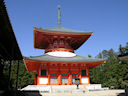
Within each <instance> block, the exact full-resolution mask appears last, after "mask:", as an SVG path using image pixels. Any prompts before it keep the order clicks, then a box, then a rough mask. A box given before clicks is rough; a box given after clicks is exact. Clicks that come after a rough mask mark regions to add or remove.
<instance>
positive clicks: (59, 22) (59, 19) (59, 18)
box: [57, 5, 61, 28]
mask: <svg viewBox="0 0 128 96" xmlns="http://www.w3.org/2000/svg"><path fill="white" fill-rule="evenodd" d="M57 23H58V26H57V27H59V28H60V27H61V14H60V5H58V17H57Z"/></svg>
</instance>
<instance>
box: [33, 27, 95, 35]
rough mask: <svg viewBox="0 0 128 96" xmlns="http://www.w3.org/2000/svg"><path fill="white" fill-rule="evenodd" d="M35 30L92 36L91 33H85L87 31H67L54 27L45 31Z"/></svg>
mask: <svg viewBox="0 0 128 96" xmlns="http://www.w3.org/2000/svg"><path fill="white" fill-rule="evenodd" d="M35 29H37V30H41V31H44V30H46V31H52V32H61V33H63V32H64V33H77V34H92V33H93V32H87V31H78V30H72V29H67V28H63V27H58V26H57V27H56V28H47V29H42V28H35Z"/></svg>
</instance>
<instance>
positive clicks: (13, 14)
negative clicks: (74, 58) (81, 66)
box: [5, 0, 128, 57]
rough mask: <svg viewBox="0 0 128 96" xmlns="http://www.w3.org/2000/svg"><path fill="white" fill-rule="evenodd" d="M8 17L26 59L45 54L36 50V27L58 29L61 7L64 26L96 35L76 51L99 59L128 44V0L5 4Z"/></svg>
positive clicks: (48, 0)
mask: <svg viewBox="0 0 128 96" xmlns="http://www.w3.org/2000/svg"><path fill="white" fill-rule="evenodd" d="M5 4H6V8H7V11H8V15H9V18H10V21H11V24H12V27H13V30H14V33H15V36H16V39H17V42H18V44H19V47H20V50H21V52H22V55H23V56H38V55H42V54H44V51H43V50H41V49H35V48H34V34H33V27H37V28H39V27H41V28H55V27H56V26H57V12H58V9H57V6H58V5H60V6H61V26H62V27H64V28H68V29H73V30H80V31H93V35H92V36H91V37H90V38H89V39H88V40H87V41H86V42H85V43H84V44H83V45H82V46H81V47H80V48H79V49H77V50H76V51H75V53H76V54H77V55H80V56H85V57H87V56H88V55H91V56H92V57H95V56H96V55H98V53H99V52H102V51H103V50H109V49H111V48H113V49H114V50H115V51H116V52H118V48H119V45H120V44H122V45H123V46H125V45H126V42H128V0H5Z"/></svg>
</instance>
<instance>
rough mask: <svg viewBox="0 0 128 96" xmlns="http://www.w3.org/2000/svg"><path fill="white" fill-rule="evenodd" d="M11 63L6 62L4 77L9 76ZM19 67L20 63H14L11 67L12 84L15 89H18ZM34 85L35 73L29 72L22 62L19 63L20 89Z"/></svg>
mask: <svg viewBox="0 0 128 96" xmlns="http://www.w3.org/2000/svg"><path fill="white" fill-rule="evenodd" d="M9 66H10V63H9V61H6V63H5V66H4V76H6V77H8V76H9ZM17 67H18V61H12V66H11V76H10V78H11V84H12V87H13V88H16V82H17ZM31 84H34V73H32V72H27V70H26V68H25V64H24V63H23V61H22V60H21V61H20V62H19V73H18V88H22V87H25V86H27V85H31Z"/></svg>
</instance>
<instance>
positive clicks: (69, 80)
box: [68, 69, 72, 85]
mask: <svg viewBox="0 0 128 96" xmlns="http://www.w3.org/2000/svg"><path fill="white" fill-rule="evenodd" d="M68 85H72V74H71V70H70V69H69V77H68Z"/></svg>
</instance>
